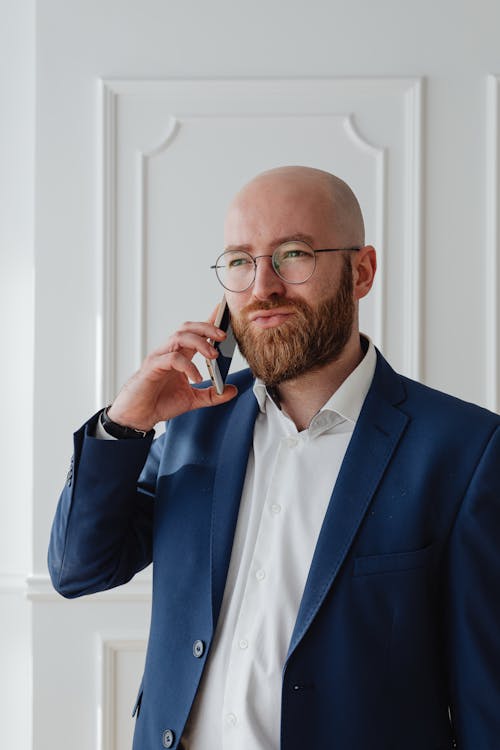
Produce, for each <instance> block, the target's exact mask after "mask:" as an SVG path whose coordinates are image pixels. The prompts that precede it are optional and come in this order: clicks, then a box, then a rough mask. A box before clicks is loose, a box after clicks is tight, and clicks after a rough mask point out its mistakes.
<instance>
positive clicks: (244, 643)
mask: <svg viewBox="0 0 500 750" xmlns="http://www.w3.org/2000/svg"><path fill="white" fill-rule="evenodd" d="M238 646H239V647H240V648H242V649H245V648H248V641H247V640H246V639H245V638H242V639H241V641H240V642H239V643H238Z"/></svg>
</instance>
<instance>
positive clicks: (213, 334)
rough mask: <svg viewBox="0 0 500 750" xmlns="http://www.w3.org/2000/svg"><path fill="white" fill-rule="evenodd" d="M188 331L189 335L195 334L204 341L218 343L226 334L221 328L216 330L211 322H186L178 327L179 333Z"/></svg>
mask: <svg viewBox="0 0 500 750" xmlns="http://www.w3.org/2000/svg"><path fill="white" fill-rule="evenodd" d="M184 331H188V332H190V333H196V334H198V336H203V337H204V338H206V339H217V340H218V341H220V340H221V339H222V338H225V336H226V333H225V331H223V330H222V328H217V326H215V325H214V324H213V322H212V321H205V322H202V321H196V322H193V321H191V320H188V321H186V322H185V323H183V324H182V325H181V326H179V332H184Z"/></svg>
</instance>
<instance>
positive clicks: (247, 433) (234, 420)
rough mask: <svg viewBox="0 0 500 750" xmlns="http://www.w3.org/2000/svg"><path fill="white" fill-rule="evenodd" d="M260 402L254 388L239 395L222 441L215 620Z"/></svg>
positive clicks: (214, 543) (215, 524) (213, 543)
mask: <svg viewBox="0 0 500 750" xmlns="http://www.w3.org/2000/svg"><path fill="white" fill-rule="evenodd" d="M257 411H258V404H257V400H256V398H255V396H254V394H253V390H252V388H251V387H250V388H248V389H247V390H246V391H245V392H244V393H242V394H241V395H240V396H238V398H237V400H236V402H235V405H234V408H233V410H232V412H231V416H230V418H229V421H228V425H227V428H226V432H225V434H224V438H223V440H222V445H221V448H220V453H219V461H218V464H217V470H216V474H215V479H214V494H213V505H212V534H211V540H210V558H211V571H210V574H211V583H212V623H213V627H214V628H215V624H216V622H217V618H218V616H219V611H220V606H221V603H222V596H223V593H224V586H225V582H226V576H227V571H228V567H229V560H230V558H231V550H232V546H233V537H234V532H235V527H236V521H237V518H238V510H239V507H240V500H241V493H242V490H243V483H244V480H245V473H246V468H247V463H248V454H249V451H250V448H251V447H252V441H253V428H254V423H255V419H256V417H257Z"/></svg>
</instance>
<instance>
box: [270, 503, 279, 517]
mask: <svg viewBox="0 0 500 750" xmlns="http://www.w3.org/2000/svg"><path fill="white" fill-rule="evenodd" d="M271 512H272V513H274V514H275V515H277V514H278V513H281V505H279V504H278V503H273V504H272V505H271Z"/></svg>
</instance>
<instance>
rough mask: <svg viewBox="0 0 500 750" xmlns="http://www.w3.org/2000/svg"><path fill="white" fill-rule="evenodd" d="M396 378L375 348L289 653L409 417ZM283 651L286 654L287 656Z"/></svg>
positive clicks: (332, 574) (331, 577)
mask: <svg viewBox="0 0 500 750" xmlns="http://www.w3.org/2000/svg"><path fill="white" fill-rule="evenodd" d="M402 398H404V388H403V385H402V382H401V380H400V378H399V377H398V376H397V375H396V373H394V372H393V370H392V369H391V368H390V367H389V365H388V364H387V363H386V362H385V360H384V359H383V358H382V357H381V355H380V354H378V363H377V368H376V371H375V376H374V379H373V383H372V386H371V388H370V391H369V392H368V395H367V397H366V399H365V403H364V405H363V408H362V410H361V414H360V416H359V419H358V422H357V424H356V427H355V430H354V433H353V436H352V438H351V442H350V443H349V447H348V449H347V452H346V455H345V458H344V461H343V463H342V467H341V469H340V472H339V475H338V478H337V482H336V484H335V487H334V490H333V493H332V497H331V499H330V504H329V506H328V510H327V513H326V515H325V520H324V522H323V526H322V528H321V532H320V535H319V538H318V542H317V545H316V550H315V552H314V556H313V560H312V563H311V568H310V570H309V575H308V578H307V582H306V586H305V589H304V594H303V597H302V601H301V604H300V608H299V613H298V616H297V620H296V623H295V628H294V631H293V634H292V638H291V642H290V647H289V651H288V657H289V656H290V654H291V653H292V651H293V650H294V649H295V648H296V646H297V644H298V643H299V641H300V640H301V639H302V637H303V636H304V634H305V632H306V630H307V629H308V627H309V625H310V624H311V622H312V620H313V618H314V617H315V615H316V613H317V611H318V609H319V607H320V606H321V603H322V602H323V599H324V597H325V595H326V593H327V592H328V590H329V589H330V587H331V585H332V583H333V581H334V580H335V577H336V575H337V573H338V570H339V568H340V566H341V565H342V562H343V561H344V559H345V557H346V554H347V552H348V551H349V548H350V546H351V544H352V542H353V539H354V537H355V535H356V532H357V531H358V528H359V526H360V524H361V522H362V520H363V517H364V515H365V513H366V511H367V509H368V506H369V504H370V501H371V499H372V497H373V495H374V493H375V490H376V489H377V486H378V484H379V482H380V480H381V478H382V475H383V473H384V471H385V469H386V467H387V465H388V463H389V461H390V459H391V456H392V454H393V452H394V449H395V448H396V445H397V444H398V442H399V439H400V437H401V435H402V433H403V431H404V429H405V426H406V423H407V421H408V417H407V416H406V415H405V414H403V413H402V412H401V411H400V410H399V409H397V408H395V406H393V404H395V403H398V402H399V401H401V400H402ZM288 657H287V658H288Z"/></svg>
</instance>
